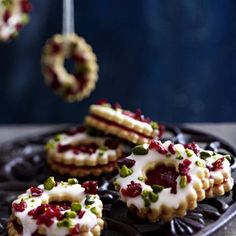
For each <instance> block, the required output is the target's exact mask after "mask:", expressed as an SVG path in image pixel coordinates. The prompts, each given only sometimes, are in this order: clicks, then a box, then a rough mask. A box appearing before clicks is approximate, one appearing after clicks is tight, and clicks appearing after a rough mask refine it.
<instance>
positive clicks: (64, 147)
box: [57, 144, 73, 153]
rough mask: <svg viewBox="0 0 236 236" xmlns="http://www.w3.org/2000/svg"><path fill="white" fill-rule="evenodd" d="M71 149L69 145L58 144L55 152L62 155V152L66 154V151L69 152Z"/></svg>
mask: <svg viewBox="0 0 236 236" xmlns="http://www.w3.org/2000/svg"><path fill="white" fill-rule="evenodd" d="M72 148H73V147H72V145H71V144H65V145H61V144H58V146H57V151H58V152H59V153H62V152H66V151H69V150H71V149H72Z"/></svg>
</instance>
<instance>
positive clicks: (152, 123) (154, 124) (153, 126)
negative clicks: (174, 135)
mask: <svg viewBox="0 0 236 236" xmlns="http://www.w3.org/2000/svg"><path fill="white" fill-rule="evenodd" d="M150 125H151V126H152V128H153V129H158V127H159V126H158V124H157V122H155V121H151V123H150Z"/></svg>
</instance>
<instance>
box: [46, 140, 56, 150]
mask: <svg viewBox="0 0 236 236" xmlns="http://www.w3.org/2000/svg"><path fill="white" fill-rule="evenodd" d="M55 145H56V142H55V141H54V140H50V141H49V142H48V143H47V144H46V145H45V149H46V150H49V149H53V148H55Z"/></svg>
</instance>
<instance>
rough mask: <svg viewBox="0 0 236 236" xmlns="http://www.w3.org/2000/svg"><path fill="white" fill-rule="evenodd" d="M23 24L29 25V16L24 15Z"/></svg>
mask: <svg viewBox="0 0 236 236" xmlns="http://www.w3.org/2000/svg"><path fill="white" fill-rule="evenodd" d="M21 22H22V24H24V25H25V24H27V23H29V16H28V15H27V14H23V15H22V17H21Z"/></svg>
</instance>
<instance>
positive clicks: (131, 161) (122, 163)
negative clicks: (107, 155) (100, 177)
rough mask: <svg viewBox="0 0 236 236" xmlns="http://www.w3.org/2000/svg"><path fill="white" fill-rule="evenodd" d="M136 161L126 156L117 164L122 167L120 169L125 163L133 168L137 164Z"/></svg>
mask: <svg viewBox="0 0 236 236" xmlns="http://www.w3.org/2000/svg"><path fill="white" fill-rule="evenodd" d="M135 162H136V161H135V160H132V159H128V158H124V159H120V160H118V161H117V165H118V166H119V167H120V169H121V167H122V166H123V165H125V166H127V167H128V168H131V167H132V166H133V165H134V164H135Z"/></svg>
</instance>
